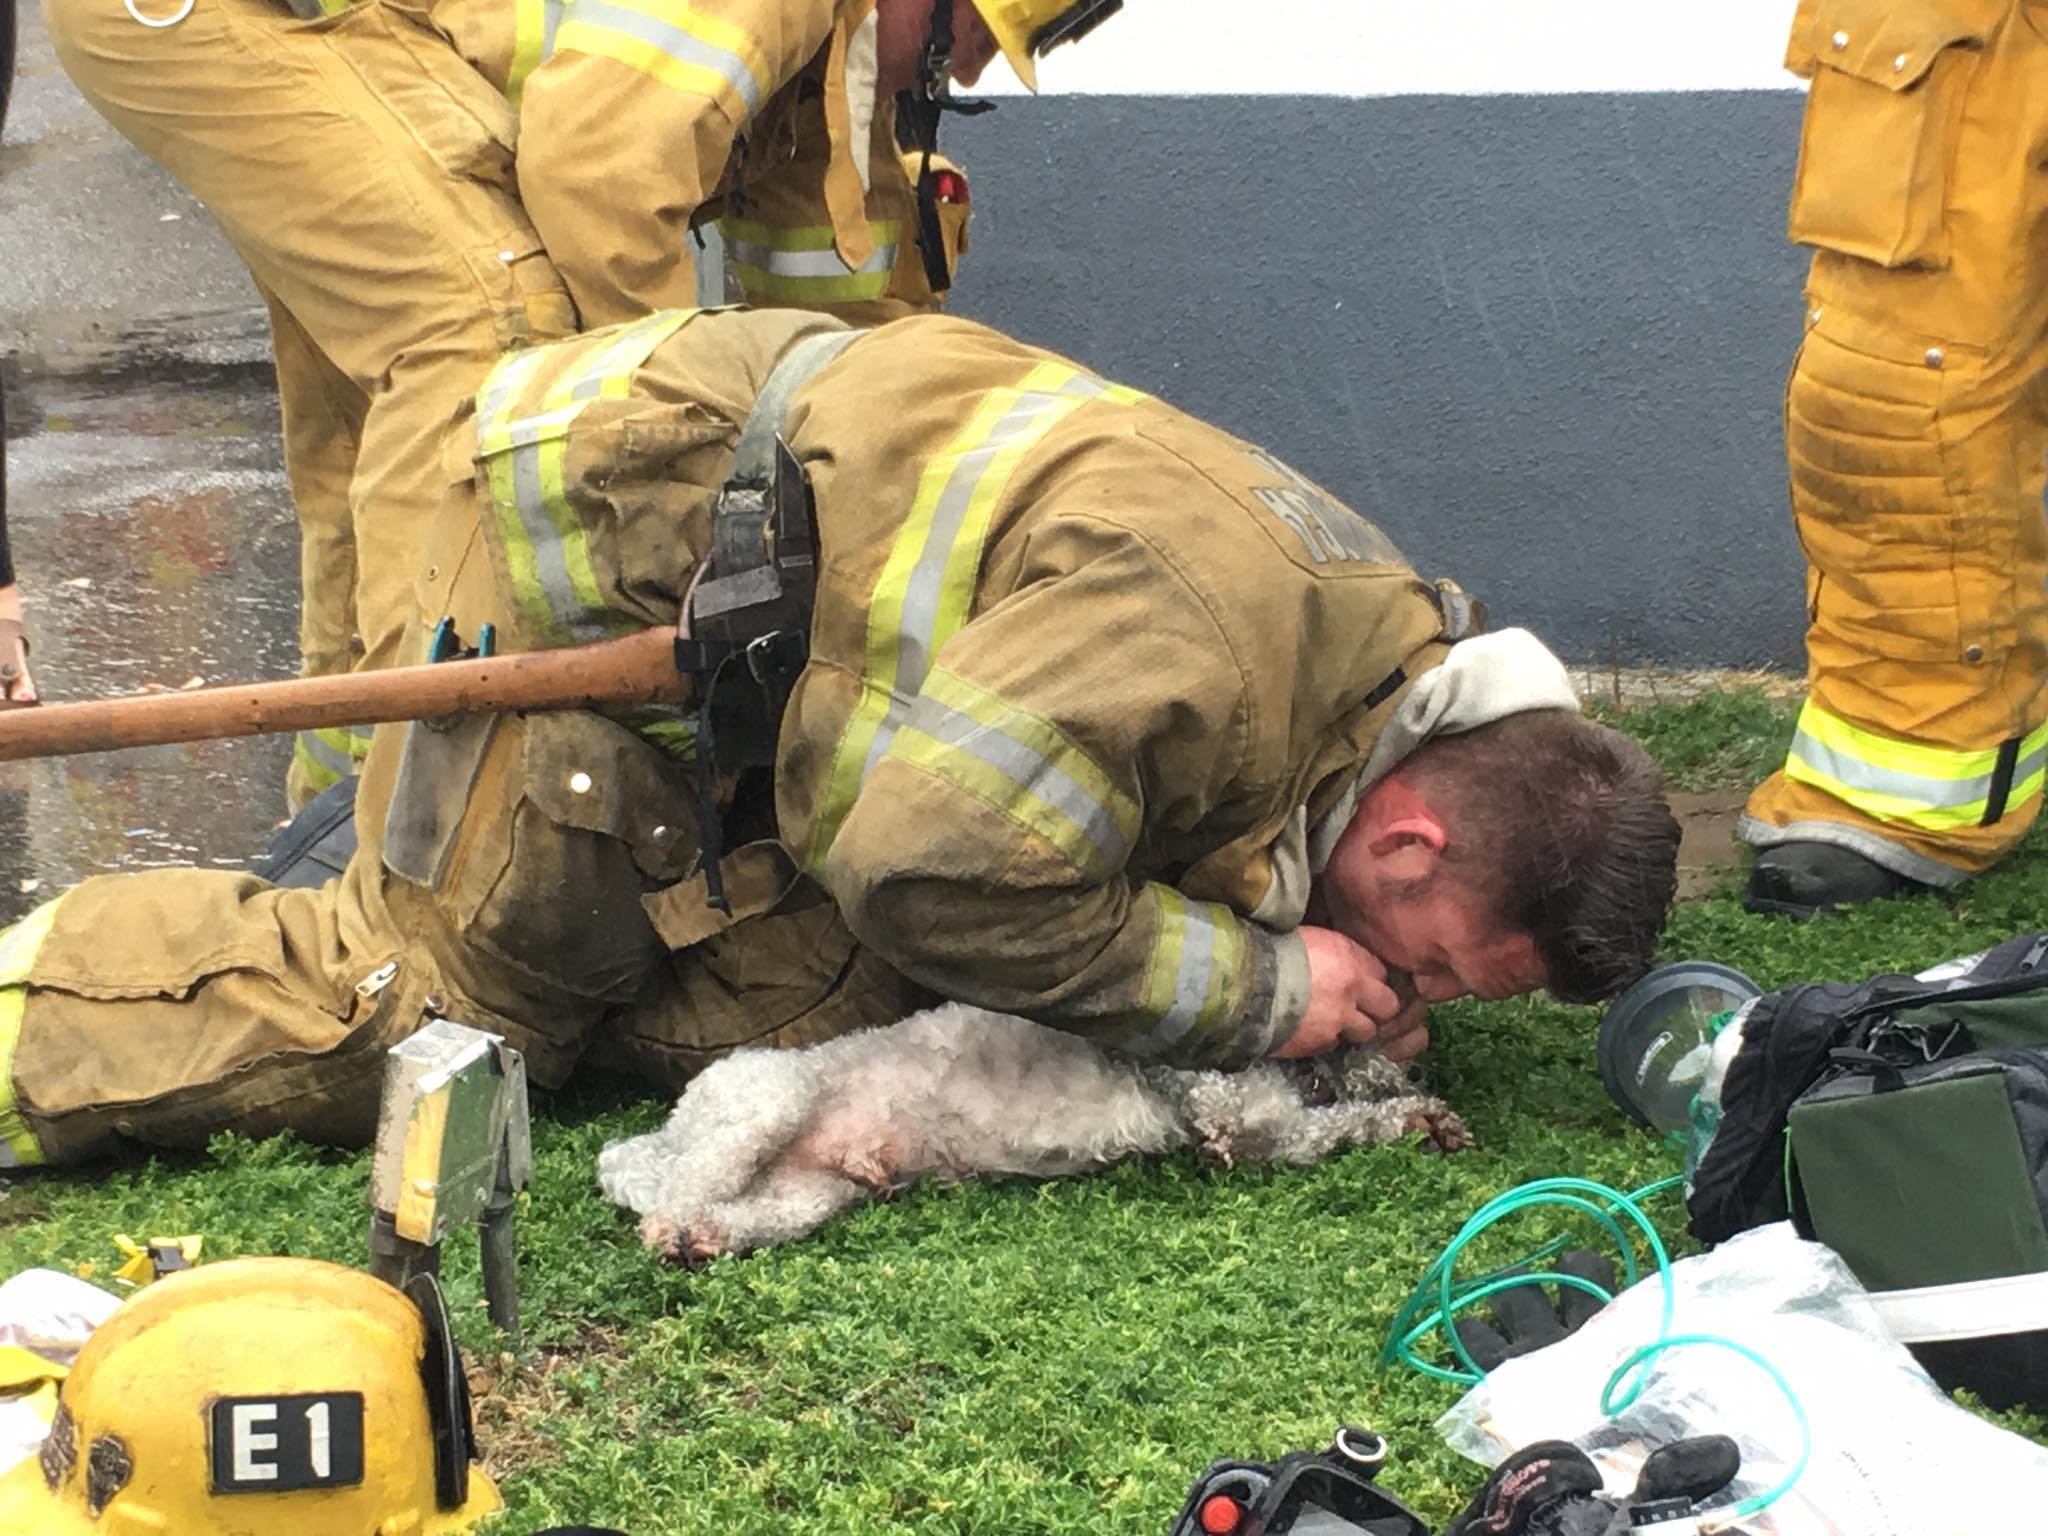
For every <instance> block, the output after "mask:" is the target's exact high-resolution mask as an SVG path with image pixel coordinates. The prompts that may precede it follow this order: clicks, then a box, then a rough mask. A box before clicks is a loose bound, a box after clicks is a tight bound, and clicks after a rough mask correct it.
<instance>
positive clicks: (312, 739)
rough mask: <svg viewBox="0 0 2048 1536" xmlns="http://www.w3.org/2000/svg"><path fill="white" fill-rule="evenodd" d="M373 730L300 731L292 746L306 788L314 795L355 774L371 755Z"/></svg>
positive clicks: (349, 728) (370, 728)
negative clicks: (363, 761) (364, 760)
mask: <svg viewBox="0 0 2048 1536" xmlns="http://www.w3.org/2000/svg"><path fill="white" fill-rule="evenodd" d="M371 733H372V727H370V726H367V725H365V726H361V727H356V728H351V727H348V726H337V727H323V728H321V729H320V730H317V731H301V732H299V734H298V737H297V738H296V740H295V741H294V743H293V746H292V756H294V757H295V758H297V759H298V762H299V770H300V772H301V773H303V774H304V775H305V779H306V786H307V788H309V789H311V790H312V791H313V792H314V793H315V794H318V793H319V792H320V791H321V790H323V789H326V788H327V787H328V786H329V785H332V784H338V783H340V782H341V781H342V780H343V779H345V778H347V777H348V776H349V775H350V774H352V773H354V772H355V771H356V769H357V767H358V766H359V765H360V764H361V763H362V760H363V759H364V758H365V757H367V756H368V755H369V752H370V736H371Z"/></svg>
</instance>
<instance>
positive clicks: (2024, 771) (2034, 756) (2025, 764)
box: [2012, 746, 2048, 800]
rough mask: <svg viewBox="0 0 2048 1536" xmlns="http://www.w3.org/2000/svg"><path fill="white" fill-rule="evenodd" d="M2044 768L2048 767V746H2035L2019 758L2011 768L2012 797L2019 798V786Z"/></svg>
mask: <svg viewBox="0 0 2048 1536" xmlns="http://www.w3.org/2000/svg"><path fill="white" fill-rule="evenodd" d="M2044 769H2048V746H2042V747H2036V748H2035V749H2034V750H2033V751H2031V752H2029V753H2028V754H2027V755H2026V756H2025V757H2023V758H2021V759H2020V760H2019V762H2018V763H2017V764H2015V765H2014V767H2013V770H2012V793H2013V798H2014V799H2015V800H2018V799H2020V798H2021V796H2020V792H2019V791H2020V786H2021V785H2022V784H2024V783H2026V782H2027V780H2029V779H2031V778H2032V777H2033V776H2034V775H2035V774H2037V773H2040V772H2042V771H2043V770H2044Z"/></svg>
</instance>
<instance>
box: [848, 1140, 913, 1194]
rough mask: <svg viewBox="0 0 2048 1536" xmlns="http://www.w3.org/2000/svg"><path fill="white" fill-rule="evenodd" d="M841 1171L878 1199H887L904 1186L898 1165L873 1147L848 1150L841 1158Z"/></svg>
mask: <svg viewBox="0 0 2048 1536" xmlns="http://www.w3.org/2000/svg"><path fill="white" fill-rule="evenodd" d="M839 1171H840V1172H841V1173H842V1174H844V1175H845V1176H846V1177H847V1178H849V1179H851V1180H853V1182H854V1183H856V1184H858V1185H859V1186H860V1187H861V1188H862V1189H864V1190H866V1191H867V1192H868V1194H869V1196H870V1197H872V1198H873V1199H876V1200H887V1199H889V1198H890V1197H891V1196H893V1195H894V1194H895V1193H896V1191H897V1190H898V1189H900V1188H902V1185H901V1184H900V1183H899V1182H898V1172H897V1168H896V1165H895V1164H894V1163H893V1162H892V1161H891V1160H890V1159H889V1158H887V1157H885V1156H884V1155H883V1154H882V1153H881V1152H880V1151H879V1150H877V1149H876V1148H873V1147H863V1148H859V1149H857V1150H854V1151H850V1152H848V1153H847V1154H846V1155H845V1156H844V1157H842V1158H840V1159H839Z"/></svg>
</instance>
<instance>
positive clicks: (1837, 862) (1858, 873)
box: [1742, 843, 1931, 921]
mask: <svg viewBox="0 0 2048 1536" xmlns="http://www.w3.org/2000/svg"><path fill="white" fill-rule="evenodd" d="M1929 889H1931V887H1929V886H1925V885H1922V884H1921V883H1920V882H1919V881H1918V880H1909V879H1907V878H1906V877H1905V876H1904V875H1901V874H1898V873H1896V872H1895V871H1893V870H1889V869H1886V868H1885V867H1884V866H1883V865H1882V864H1879V863H1876V862H1875V861H1873V860H1870V859H1866V858H1865V857H1864V856H1863V855H1862V854H1860V853H1858V852H1856V851H1855V850H1854V849H1852V848H1843V847H1839V846H1837V845H1836V844H1834V843H1779V844H1778V845H1777V846H1776V847H1775V848H1766V849H1764V850H1763V852H1761V853H1759V854H1758V855H1757V856H1756V864H1755V866H1754V867H1753V868H1752V869H1751V870H1750V872H1749V895H1748V897H1747V899H1745V900H1744V901H1743V903H1742V904H1743V906H1744V907H1746V908H1747V909H1748V910H1749V911H1751V912H1768V913H1778V914H1781V915H1783V916H1786V917H1795V918H1798V919H1800V920H1801V921H1804V920H1805V919H1807V918H1809V917H1817V916H1818V915H1820V914H1821V913H1823V912H1835V911H1839V910H1841V909H1842V908H1843V907H1855V906H1861V905H1862V904H1863V903H1864V902H1866V901H1878V900H1880V899H1882V898H1884V897H1886V896H1907V895H1911V894H1913V893H1914V892H1916V891H1925V890H1929Z"/></svg>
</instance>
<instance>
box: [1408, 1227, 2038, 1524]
mask: <svg viewBox="0 0 2048 1536" xmlns="http://www.w3.org/2000/svg"><path fill="white" fill-rule="evenodd" d="M1671 1278H1672V1283H1673V1287H1674V1291H1675V1294H1676V1304H1675V1308H1674V1311H1673V1314H1672V1319H1671V1325H1670V1328H1669V1329H1668V1332H1669V1333H1670V1334H1672V1335H1677V1334H1714V1335H1719V1336H1721V1337H1724V1338H1727V1339H1731V1340H1733V1341H1735V1342H1737V1343H1739V1344H1742V1345H1745V1346H1747V1347H1748V1348H1749V1349H1752V1350H1754V1351H1755V1352H1756V1353H1757V1354H1759V1355H1761V1356H1762V1357H1763V1358H1764V1359H1765V1360H1767V1361H1769V1362H1770V1363H1771V1365H1773V1366H1775V1367H1776V1368H1777V1370H1778V1371H1779V1372H1780V1373H1781V1374H1782V1375H1783V1376H1784V1377H1785V1380H1786V1382H1787V1384H1788V1385H1789V1386H1790V1387H1791V1389H1792V1392H1793V1393H1794V1394H1795V1395H1796V1396H1797V1398H1798V1400H1799V1408H1800V1410H1801V1411H1803V1413H1804V1414H1805V1417H1806V1420H1807V1423H1808V1425H1809V1426H1810V1428H1811V1432H1812V1455H1811V1459H1810V1461H1809V1462H1808V1464H1807V1467H1806V1469H1805V1471H1804V1472H1802V1473H1801V1474H1800V1475H1799V1477H1798V1480H1797V1481H1796V1482H1795V1483H1794V1484H1793V1486H1792V1488H1791V1490H1790V1491H1789V1492H1787V1493H1786V1494H1785V1495H1784V1497H1782V1498H1781V1499H1778V1500H1777V1501H1776V1502H1774V1503H1773V1504H1771V1505H1770V1506H1769V1507H1768V1508H1767V1509H1765V1510H1763V1511H1761V1512H1759V1513H1758V1514H1755V1515H1752V1516H1750V1517H1748V1518H1747V1519H1746V1520H1744V1521H1743V1522H1742V1523H1741V1524H1740V1525H1737V1526H1734V1527H1732V1528H1733V1529H1738V1530H1743V1531H1753V1532H1759V1533H1772V1536H1937V1533H1938V1536H1974V1533H1978V1532H1983V1533H1985V1536H1991V1533H1999V1536H2003V1533H2005V1532H2007V1531H2011V1530H2015V1529H2018V1528H2019V1527H2017V1526H2015V1525H2014V1524H2013V1521H2014V1519H2015V1518H2016V1514H2015V1512H2016V1510H2025V1509H2027V1508H2029V1507H2032V1508H2034V1509H2036V1510H2038V1509H2039V1507H2040V1502H2039V1501H2040V1500H2042V1499H2043V1498H2048V1450H2044V1449H2042V1448H2041V1447H2039V1446H2036V1445H2033V1444H2030V1443H2029V1442H2028V1441H2026V1440H2023V1439H2021V1438H2020V1437H2019V1436H2017V1435H2014V1434H2011V1433H2008V1432H2007V1431H2005V1430H2002V1429H1999V1428H1998V1427H1997V1426H1995V1425H1992V1424H1988V1423H1986V1422H1985V1421H1984V1420H1982V1419H1979V1418H1977V1417H1976V1416H1975V1415H1974V1414H1971V1413H1969V1412H1967V1411H1966V1410H1964V1409H1962V1408H1959V1407H1957V1406H1956V1405H1955V1404H1954V1403H1953V1402H1951V1401H1950V1400H1949V1399H1948V1398H1947V1397H1946V1396H1944V1395H1943V1394H1942V1392H1941V1391H1940V1389H1938V1388H1937V1387H1936V1386H1935V1385H1934V1383H1933V1382H1932V1381H1931V1380H1930V1379H1929V1378H1928V1376H1927V1374H1926V1372H1924V1371H1923V1370H1921V1369H1920V1367H1919V1365H1918V1364H1917V1363H1916V1362H1915V1361H1914V1359H1913V1357H1912V1356H1911V1355H1910V1354H1908V1353H1907V1352H1906V1350H1905V1349H1904V1347H1902V1346H1901V1345H1899V1344H1897V1343H1895V1342H1894V1341H1893V1340H1892V1339H1891V1338H1890V1337H1889V1336H1888V1335H1887V1334H1886V1333H1885V1331H1884V1328H1883V1325H1882V1324H1881V1323H1880V1322H1879V1321H1878V1318H1877V1313H1876V1312H1875V1310H1874V1309H1873V1308H1872V1307H1871V1304H1870V1301H1869V1298H1868V1297H1867V1296H1866V1294H1865V1293H1864V1291H1863V1288H1862V1287H1861V1286H1860V1285H1858V1284H1857V1282H1856V1279H1855V1277H1854V1276H1853V1275H1851V1274H1850V1273H1849V1270H1848V1268H1847V1266H1845V1265H1844V1264H1843V1263H1842V1261H1841V1260H1840V1259H1839V1258H1837V1257H1836V1256H1835V1254H1834V1252H1833V1250H1831V1249H1829V1248H1826V1247H1824V1246H1822V1245H1821V1244H1819V1243H1809V1242H1804V1241H1802V1240H1801V1239H1800V1238H1799V1237H1798V1235H1797V1234H1796V1233H1794V1232H1793V1230H1792V1227H1791V1224H1790V1223H1788V1222H1779V1223H1776V1224H1774V1225H1772V1226H1767V1227H1759V1228H1756V1229H1755V1230H1753V1231H1749V1232H1745V1233H1743V1234H1742V1235H1741V1236H1739V1237H1736V1238H1734V1239H1732V1240H1730V1241H1729V1242H1726V1243H1723V1244H1722V1245H1721V1246H1720V1247H1718V1248H1716V1249H1715V1250H1714V1251H1713V1252H1712V1253H1708V1254H1703V1255H1701V1256H1700V1257H1697V1258H1691V1259H1683V1260H1680V1261H1679V1262H1678V1263H1677V1264H1675V1265H1673V1266H1672V1270H1671ZM1663 1302H1664V1294H1663V1287H1662V1284H1661V1282H1660V1281H1659V1280H1658V1278H1657V1277H1656V1276H1655V1275H1652V1276H1650V1277H1648V1278H1647V1279H1644V1280H1642V1281H1640V1282H1639V1283H1638V1284H1636V1285H1634V1286H1632V1287H1630V1289H1629V1290H1627V1291H1626V1292H1624V1293H1623V1294H1622V1295H1620V1296H1618V1297H1616V1298H1615V1300H1614V1302H1613V1303H1612V1304H1611V1305H1609V1306H1607V1307H1605V1308H1603V1309H1602V1310H1601V1311H1600V1312H1599V1314H1598V1315H1596V1316H1595V1317H1594V1318H1593V1319H1592V1320H1591V1321H1590V1322H1588V1323H1587V1324H1586V1325H1585V1326H1584V1327H1583V1328H1581V1329H1580V1330H1579V1331H1578V1332H1577V1333H1575V1334H1573V1335H1572V1336H1571V1337H1569V1338H1567V1339H1565V1340H1564V1341H1563V1342H1561V1343H1558V1344H1552V1345H1550V1346H1548V1347H1547V1348H1544V1349H1540V1350H1537V1351H1536V1352H1535V1353H1533V1354H1529V1355H1524V1356H1522V1357H1521V1358H1519V1359H1514V1360H1510V1361H1508V1362H1507V1363H1506V1364H1504V1365H1502V1366H1501V1367H1500V1368H1499V1369H1497V1370H1495V1371H1494V1372H1493V1373H1492V1374H1491V1375H1489V1376H1488V1377H1487V1378H1486V1380H1485V1381H1483V1382H1481V1383H1480V1384H1479V1385H1478V1386H1476V1387H1474V1388H1473V1389H1472V1390H1471V1391H1470V1392H1468V1393H1466V1395H1465V1396H1464V1397H1463V1398H1462V1399H1461V1400H1460V1401H1459V1402H1458V1404H1457V1405H1456V1406H1455V1407H1453V1408H1452V1409H1451V1411H1450V1412H1448V1413H1447V1414H1445V1415H1444V1416H1443V1417H1442V1418H1441V1419H1439V1420H1438V1421H1437V1430H1438V1432H1439V1433H1441V1434H1442V1435H1443V1437H1444V1439H1445V1440H1446V1441H1448V1442H1449V1443H1450V1445H1451V1446H1452V1448H1453V1449H1455V1450H1457V1451H1458V1452H1460V1453H1461V1454H1463V1455H1466V1456H1470V1457H1471V1458H1472V1459H1473V1460H1475V1461H1478V1462H1480V1463H1482V1464H1484V1465H1486V1466H1488V1467H1491V1466H1493V1465H1494V1464H1496V1463H1497V1462H1499V1461H1500V1460H1501V1459H1502V1458H1503V1457H1504V1456H1506V1455H1507V1454H1508V1453H1509V1452H1510V1451H1513V1450H1515V1449H1517V1448H1518V1447H1520V1446H1524V1445H1527V1444H1529V1443H1530V1442H1532V1441H1536V1440H1548V1439H1561V1440H1570V1441H1573V1442H1575V1443H1576V1444H1578V1445H1579V1446H1580V1447H1581V1448H1583V1449H1584V1450H1585V1451H1586V1453H1587V1454H1588V1455H1590V1456H1591V1457H1592V1458H1593V1459H1594V1461H1595V1462H1597V1463H1598V1464H1599V1465H1600V1467H1601V1470H1602V1472H1603V1473H1604V1474H1605V1476H1606V1479H1607V1486H1608V1488H1609V1490H1610V1491H1613V1492H1616V1493H1623V1492H1626V1490H1628V1489H1629V1488H1630V1487H1632V1486H1633V1485H1634V1481H1635V1476H1636V1471H1637V1469H1638V1468H1639V1467H1640V1466H1641V1463H1642V1459H1643V1457H1644V1456H1645V1455H1647V1454H1648V1453H1649V1451H1651V1450H1653V1449H1655V1448H1656V1447H1657V1446H1659V1445H1663V1444H1667V1443H1669V1442H1670V1441H1672V1440H1677V1439H1681V1438H1683V1437H1684V1436H1686V1435H1701V1434H1724V1435H1731V1436H1733V1437H1734V1438H1735V1440H1736V1442H1737V1443H1738V1444H1740V1445H1741V1447H1742V1467H1743V1469H1742V1476H1741V1478H1740V1479H1739V1480H1738V1481H1737V1482H1736V1483H1735V1484H1734V1485H1733V1486H1732V1487H1731V1489H1730V1490H1729V1492H1728V1493H1727V1494H1726V1495H1724V1496H1723V1498H1722V1500H1720V1501H1719V1502H1723V1503H1727V1504H1733V1503H1734V1502H1736V1501H1737V1500H1740V1499H1744V1498H1751V1497H1755V1496H1757V1495H1760V1494H1763V1493H1766V1492H1768V1491H1769V1490H1770V1489H1771V1488H1773V1487H1775V1486H1776V1485H1777V1484H1778V1483H1780V1482H1781V1481H1782V1480H1783V1479H1784V1478H1785V1477H1786V1476H1788V1475H1789V1474H1790V1473H1791V1472H1792V1470H1793V1468H1794V1465H1795V1464H1796V1462H1797V1460H1798V1455H1799V1450H1800V1446H1801V1443H1802V1435H1801V1432H1800V1426H1799V1417H1798V1414H1797V1413H1795V1411H1794V1409H1793V1408H1792V1406H1791V1404H1790V1403H1788V1402H1787V1401H1786V1398H1785V1395H1784V1393H1783V1392H1782V1391H1780V1390H1779V1388H1778V1386H1777V1384H1776V1383H1775V1382H1774V1381H1773V1380H1772V1379H1771V1377H1770V1375H1769V1374H1768V1373H1767V1372H1766V1371H1764V1370H1763V1369H1762V1368H1761V1367H1760V1366H1758V1365H1757V1364H1756V1363H1755V1362H1753V1361H1751V1360H1747V1359H1745V1358H1743V1357H1742V1356H1741V1355H1740V1354H1738V1353H1736V1352H1735V1351H1734V1350H1731V1349H1727V1348H1723V1347H1717V1346H1712V1345H1682V1346H1678V1347H1675V1348H1672V1349H1669V1350H1666V1351H1664V1352H1662V1353H1660V1354H1658V1355H1656V1356H1655V1357H1654V1358H1653V1359H1652V1360H1651V1361H1650V1362H1649V1364H1648V1366H1647V1375H1646V1380H1645V1384H1644V1387H1643V1390H1642V1392H1641V1394H1640V1395H1639V1396H1638V1397H1637V1398H1636V1399H1635V1401H1634V1402H1633V1403H1631V1404H1629V1405H1628V1406H1627V1407H1625V1408H1623V1409H1622V1410H1621V1411H1620V1412H1619V1413H1618V1414H1617V1415H1616V1416H1615V1417H1614V1418H1612V1419H1608V1418H1606V1417H1604V1416H1603V1415H1602V1414H1601V1411H1600V1396H1601V1390H1602V1388H1603V1387H1605V1385H1606V1384H1607V1381H1608V1378H1609V1377H1610V1376H1611V1375H1612V1374H1613V1372H1614V1370H1615V1368H1616V1367H1617V1366H1619V1365H1620V1364H1621V1363H1622V1362H1623V1361H1624V1360H1625V1359H1627V1358H1628V1356H1629V1355H1630V1354H1631V1353H1632V1352H1633V1351H1634V1350H1636V1349H1637V1348H1638V1347H1640V1346H1641V1345H1644V1344H1647V1343H1649V1342H1650V1341H1651V1340H1653V1339H1655V1338H1657V1337H1658V1323H1659V1320H1660V1315H1661V1311H1662V1307H1663ZM2022 1523H2025V1522H2024V1521H2023V1522H2022Z"/></svg>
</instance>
